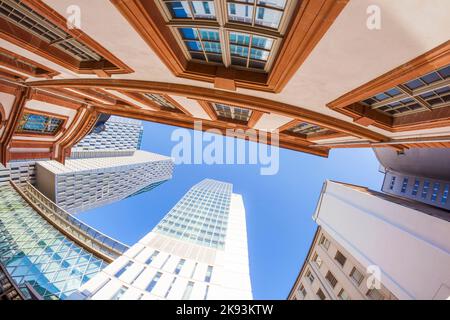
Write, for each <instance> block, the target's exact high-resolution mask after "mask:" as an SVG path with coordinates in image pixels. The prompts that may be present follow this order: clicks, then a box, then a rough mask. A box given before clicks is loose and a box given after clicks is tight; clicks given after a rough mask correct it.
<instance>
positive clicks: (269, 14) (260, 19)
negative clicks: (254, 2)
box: [255, 7, 283, 29]
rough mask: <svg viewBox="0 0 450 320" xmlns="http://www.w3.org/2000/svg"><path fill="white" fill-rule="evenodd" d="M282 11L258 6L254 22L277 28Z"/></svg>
mask: <svg viewBox="0 0 450 320" xmlns="http://www.w3.org/2000/svg"><path fill="white" fill-rule="evenodd" d="M282 15H283V12H281V11H278V10H272V9H268V8H262V7H258V8H257V11H256V18H255V24H258V25H261V26H264V27H268V28H274V29H277V28H278V27H279V26H280V21H281V16H282Z"/></svg>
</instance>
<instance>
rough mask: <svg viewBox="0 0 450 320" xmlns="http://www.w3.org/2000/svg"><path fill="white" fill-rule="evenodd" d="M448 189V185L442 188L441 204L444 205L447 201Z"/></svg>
mask: <svg viewBox="0 0 450 320" xmlns="http://www.w3.org/2000/svg"><path fill="white" fill-rule="evenodd" d="M449 189H450V185H448V184H446V185H445V187H444V192H442V198H441V203H442V204H446V203H447V199H448V190H449Z"/></svg>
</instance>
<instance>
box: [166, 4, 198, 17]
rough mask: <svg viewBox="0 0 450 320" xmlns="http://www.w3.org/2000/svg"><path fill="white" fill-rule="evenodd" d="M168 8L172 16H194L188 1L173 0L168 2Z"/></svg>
mask: <svg viewBox="0 0 450 320" xmlns="http://www.w3.org/2000/svg"><path fill="white" fill-rule="evenodd" d="M166 5H167V8H168V9H169V11H170V13H171V14H172V18H178V19H183V18H190V17H191V16H192V14H191V10H190V9H189V3H188V2H187V1H173V2H166Z"/></svg>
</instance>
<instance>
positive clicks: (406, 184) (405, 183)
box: [401, 178, 408, 193]
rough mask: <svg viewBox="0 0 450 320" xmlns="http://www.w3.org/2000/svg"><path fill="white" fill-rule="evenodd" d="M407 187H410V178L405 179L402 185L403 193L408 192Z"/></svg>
mask: <svg viewBox="0 0 450 320" xmlns="http://www.w3.org/2000/svg"><path fill="white" fill-rule="evenodd" d="M406 187H408V178H403V183H402V190H401V192H402V193H405V192H406Z"/></svg>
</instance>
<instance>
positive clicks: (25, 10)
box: [0, 0, 103, 61]
mask: <svg viewBox="0 0 450 320" xmlns="http://www.w3.org/2000/svg"><path fill="white" fill-rule="evenodd" d="M0 16H2V17H3V18H5V19H6V20H8V21H10V22H12V23H14V24H15V25H17V26H19V27H21V28H23V29H25V30H28V31H30V32H31V33H33V34H34V35H36V36H37V37H39V38H40V39H42V40H43V41H45V42H47V43H49V44H51V45H53V46H55V47H57V48H58V49H61V50H63V51H64V52H66V53H67V54H69V55H71V56H72V57H74V58H75V59H77V60H79V61H100V60H102V59H103V58H102V57H101V56H100V55H98V54H97V53H96V52H94V51H92V50H91V49H89V48H88V47H87V46H85V45H84V44H82V43H81V42H79V41H78V40H76V39H74V38H73V37H72V36H71V35H70V34H68V33H67V32H65V31H64V30H63V29H61V28H60V27H58V26H57V25H55V24H54V23H52V22H50V21H49V20H48V19H46V18H44V17H43V16H42V15H40V14H39V13H37V12H35V11H34V10H32V9H31V8H29V7H28V6H26V5H25V4H23V3H22V2H21V1H20V0H1V1H0Z"/></svg>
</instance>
